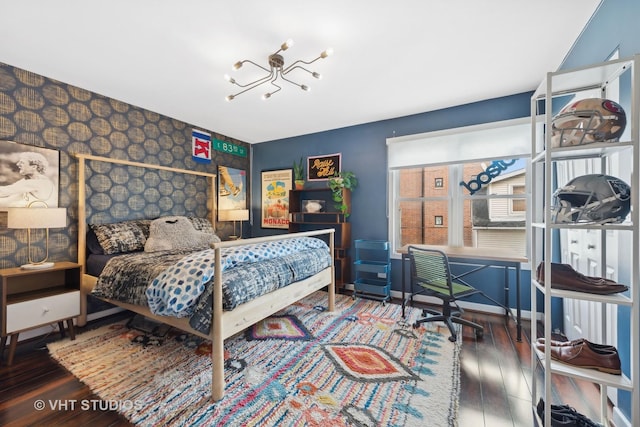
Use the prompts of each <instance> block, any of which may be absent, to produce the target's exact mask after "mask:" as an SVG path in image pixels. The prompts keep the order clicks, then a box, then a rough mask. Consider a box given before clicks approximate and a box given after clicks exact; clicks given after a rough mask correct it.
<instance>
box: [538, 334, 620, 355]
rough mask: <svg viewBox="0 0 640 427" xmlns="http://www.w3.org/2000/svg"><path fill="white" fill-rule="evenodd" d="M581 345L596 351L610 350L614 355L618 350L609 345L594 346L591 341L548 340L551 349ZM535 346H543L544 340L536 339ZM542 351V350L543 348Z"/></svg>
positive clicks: (582, 339) (580, 339) (579, 339)
mask: <svg viewBox="0 0 640 427" xmlns="http://www.w3.org/2000/svg"><path fill="white" fill-rule="evenodd" d="M582 343H586V344H587V345H588V346H589V347H591V349H594V350H596V351H598V350H610V351H615V352H616V353H617V352H618V349H617V348H616V347H615V346H612V345H609V344H596V343H593V342H591V341H587V340H586V339H584V338H578V339H575V340H571V341H556V340H553V339H552V340H549V345H550V346H551V347H569V346H572V345H577V344H582ZM536 344H540V345H541V346H544V344H545V339H544V338H538V339H537V340H536ZM543 350H544V348H543Z"/></svg>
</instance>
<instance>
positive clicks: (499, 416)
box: [0, 312, 599, 427]
mask: <svg viewBox="0 0 640 427" xmlns="http://www.w3.org/2000/svg"><path fill="white" fill-rule="evenodd" d="M465 317H467V318H470V319H472V320H474V321H476V322H479V323H480V324H482V325H483V326H484V328H485V332H484V337H483V338H482V339H480V340H476V338H475V335H474V333H473V331H472V330H471V329H470V328H467V327H465V328H463V337H462V339H463V344H462V352H461V357H460V359H461V360H460V363H461V368H460V382H461V384H460V388H461V392H460V405H459V413H458V424H459V426H461V427H464V426H474V427H476V426H486V427H502V426H532V425H534V424H533V415H532V410H531V356H530V354H531V353H530V347H529V331H530V328H529V325H528V323H525V324H524V329H523V339H522V342H517V341H516V328H515V325H514V323H513V322H512V321H510V322H509V323H508V324H505V322H504V318H503V317H502V316H497V315H487V314H481V313H475V312H466V313H465ZM101 322H102V323H104V320H103V321H101ZM90 326H92V325H90ZM442 327H443V328H444V326H442ZM77 332H78V333H82V328H80V330H79V331H77ZM443 332H445V333H446V331H443ZM54 339H57V337H56V336H53V335H51V336H49V337H47V338H46V339H44V340H43V339H36V340H34V341H30V342H25V343H20V344H19V345H18V350H17V352H16V357H15V360H14V363H13V365H12V366H6V354H5V355H4V356H5V358H4V359H3V360H2V364H0V425H2V426H28V425H34V426H35V425H38V426H44V425H46V426H64V425H68V426H88V425H91V426H92V427H100V426H125V425H129V423H128V422H127V421H126V420H125V419H124V418H122V417H121V416H120V415H118V414H117V413H116V412H113V411H108V410H101V408H100V407H99V406H97V405H98V403H97V402H98V400H97V399H98V398H97V397H96V396H95V395H94V394H93V393H91V391H90V390H89V389H88V388H87V387H86V386H84V385H83V384H82V383H81V382H80V381H78V380H77V379H76V378H75V377H74V376H73V375H71V374H70V373H68V372H67V371H66V370H65V369H64V368H62V367H60V366H59V365H58V364H57V363H56V362H55V361H53V360H52V359H51V358H50V357H49V355H48V351H47V349H46V346H45V342H46V341H47V340H54ZM538 371H539V370H538ZM538 375H540V373H539V372H538ZM93 400H95V401H96V403H93V402H92V401H93ZM82 401H85V402H88V403H85V405H87V404H88V405H96V408H95V409H93V408H90V409H89V410H87V409H86V408H82V407H80V406H81V405H80V403H79V402H82ZM41 402H43V403H44V406H45V408H44V409H43V410H39V409H38V408H36V406H37V405H39V404H40V403H41ZM56 402H58V403H57V404H58V405H64V404H65V403H66V408H63V407H60V408H57V409H53V408H52V403H56ZM553 402H554V403H563V404H569V405H571V406H573V407H574V408H575V409H576V410H577V411H579V412H581V413H583V414H585V415H587V416H588V417H590V418H592V419H596V418H597V417H598V416H599V415H598V413H597V412H594V411H596V410H597V408H598V407H599V392H598V389H597V388H596V386H595V385H593V384H591V383H586V382H578V381H572V380H569V379H566V378H559V380H558V381H556V383H554V397H553ZM74 403H75V408H72V405H73V404H74ZM594 408H596V409H594Z"/></svg>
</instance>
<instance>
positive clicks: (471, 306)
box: [344, 283, 531, 320]
mask: <svg viewBox="0 0 640 427" xmlns="http://www.w3.org/2000/svg"><path fill="white" fill-rule="evenodd" d="M344 287H345V289H347V290H350V291H353V290H354V287H353V284H352V283H347V284H346V285H344ZM391 296H392V297H393V298H397V299H399V300H402V292H401V291H394V290H392V291H391ZM413 299H414V300H415V301H418V302H423V303H427V304H434V305H438V304H442V301H441V300H439V299H438V298H433V297H428V296H426V295H416V296H415V297H414V298H413ZM458 304H459V305H460V307H462V308H463V309H466V310H472V311H478V312H481V313H489V314H504V310H503V309H502V307H498V306H496V305H491V304H480V303H474V302H468V301H458ZM511 310H512V311H513V315H514V316H515V315H516V309H515V307H512V308H511ZM520 317H521V318H522V319H528V320H530V319H531V311H529V310H526V311H521V313H520Z"/></svg>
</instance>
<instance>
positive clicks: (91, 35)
mask: <svg viewBox="0 0 640 427" xmlns="http://www.w3.org/2000/svg"><path fill="white" fill-rule="evenodd" d="M599 3H600V0H562V1H558V0H535V1H532V0H529V1H527V0H520V1H514V0H482V1H478V0H437V1H436V0H398V1H393V2H392V1H390V0H348V1H345V0H323V1H315V2H310V1H303V0H280V1H277V0H273V1H271V2H269V1H264V0H244V1H243V0H238V1H225V2H223V1H219V0H183V1H177V0H109V1H86V0H65V1H51V0H19V1H18V0H0V17H1V18H0V22H1V23H0V62H4V63H7V64H9V65H13V66H16V67H19V68H23V69H26V70H28V71H33V72H35V73H38V74H41V75H44V76H47V77H51V78H54V79H57V80H60V81H62V82H65V83H70V84H73V85H76V86H79V87H81V88H84V89H88V90H91V91H93V92H96V93H99V94H102V95H106V96H108V97H111V98H115V99H118V100H121V101H124V102H127V103H130V104H133V105H136V106H139V107H143V108H146V109H148V110H152V111H155V112H158V113H161V114H164V115H167V116H170V117H173V118H176V119H179V120H183V121H185V122H187V123H190V124H193V125H195V126H198V127H202V128H204V129H208V130H212V131H214V132H217V133H219V134H222V135H226V136H229V137H232V138H236V139H238V140H241V141H246V142H249V143H257V142H264V141H270V140H274V139H280V138H286V137H291V136H297V135H303V134H308V133H313V132H319V131H325V130H329V129H336V128H341V127H345V126H351V125H356V124H362V123H368V122H373V121H378V120H383V119H390V118H394V117H400V116H406V115H410V114H416V113H422V112H426V111H432V110H436V109H440V108H445V107H449V106H454V105H460V104H465V103H469V102H474V101H478V100H483V99H489V98H494V97H499V96H504V95H511V94H515V93H521V92H525V91H529V90H533V89H535V88H536V87H537V86H538V84H539V83H540V82H541V81H542V79H543V78H544V75H545V73H546V72H547V71H554V70H556V69H557V68H558V67H559V66H560V64H561V62H562V60H563V58H564V57H565V55H566V54H567V53H568V52H569V50H570V49H571V46H572V44H573V42H574V41H575V40H576V38H577V37H578V36H579V34H580V32H581V31H582V30H583V28H584V26H585V25H586V23H587V22H588V20H589V18H590V17H591V16H592V14H593V13H594V11H595V10H596V8H597V6H598V4H599ZM289 38H291V39H293V40H294V42H295V44H294V45H293V47H291V48H290V49H288V50H287V51H286V52H284V58H285V61H286V64H289V63H291V62H293V61H295V60H298V59H303V60H307V61H308V60H311V59H313V58H315V57H316V56H318V54H319V53H320V52H321V51H323V50H324V49H325V48H327V47H331V48H333V50H334V55H333V56H331V57H329V58H327V59H324V60H319V61H318V62H316V63H314V64H313V65H312V66H310V67H309V68H311V69H313V70H315V71H318V72H320V73H321V74H322V75H323V79H322V80H319V81H318V80H315V79H313V78H312V77H311V76H310V75H307V74H306V73H304V72H302V71H300V72H299V74H296V75H295V77H296V80H298V81H299V82H300V83H303V84H306V85H308V86H310V87H311V91H310V92H304V91H302V90H300V89H299V88H297V87H295V86H292V85H289V84H287V83H285V86H283V89H282V91H280V92H279V93H277V94H275V95H274V96H273V97H272V98H271V99H269V100H267V101H263V100H262V99H261V95H262V94H263V93H264V92H266V91H267V90H265V88H267V86H268V85H264V86H263V87H261V88H258V89H254V90H252V91H249V92H247V93H245V94H243V95H240V96H238V97H237V98H236V99H235V100H234V101H232V102H226V101H225V100H224V98H225V96H226V95H229V94H231V93H234V92H235V89H237V88H234V87H233V86H232V85H231V84H229V83H228V82H227V81H226V80H224V78H223V76H224V74H230V75H231V76H232V77H234V78H236V79H237V80H238V81H239V82H241V83H247V82H249V81H251V80H253V79H255V78H258V77H260V75H259V74H256V73H255V71H254V70H252V69H250V66H248V65H247V66H245V67H243V68H242V69H241V70H238V71H232V69H231V66H232V64H234V63H235V62H236V61H238V60H241V59H250V60H252V61H254V62H257V63H259V64H261V65H264V66H267V62H266V59H267V56H268V55H269V54H271V53H273V52H274V51H275V50H277V49H278V48H279V46H280V45H281V44H282V43H283V42H284V41H285V40H287V39H289ZM286 64H285V65H286ZM293 75H294V73H291V74H289V76H290V77H293Z"/></svg>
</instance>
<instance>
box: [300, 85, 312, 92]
mask: <svg viewBox="0 0 640 427" xmlns="http://www.w3.org/2000/svg"><path fill="white" fill-rule="evenodd" d="M300 89H302V90H304V91H305V92H309V91H310V90H311V89H310V88H309V86H307V85H300Z"/></svg>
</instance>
